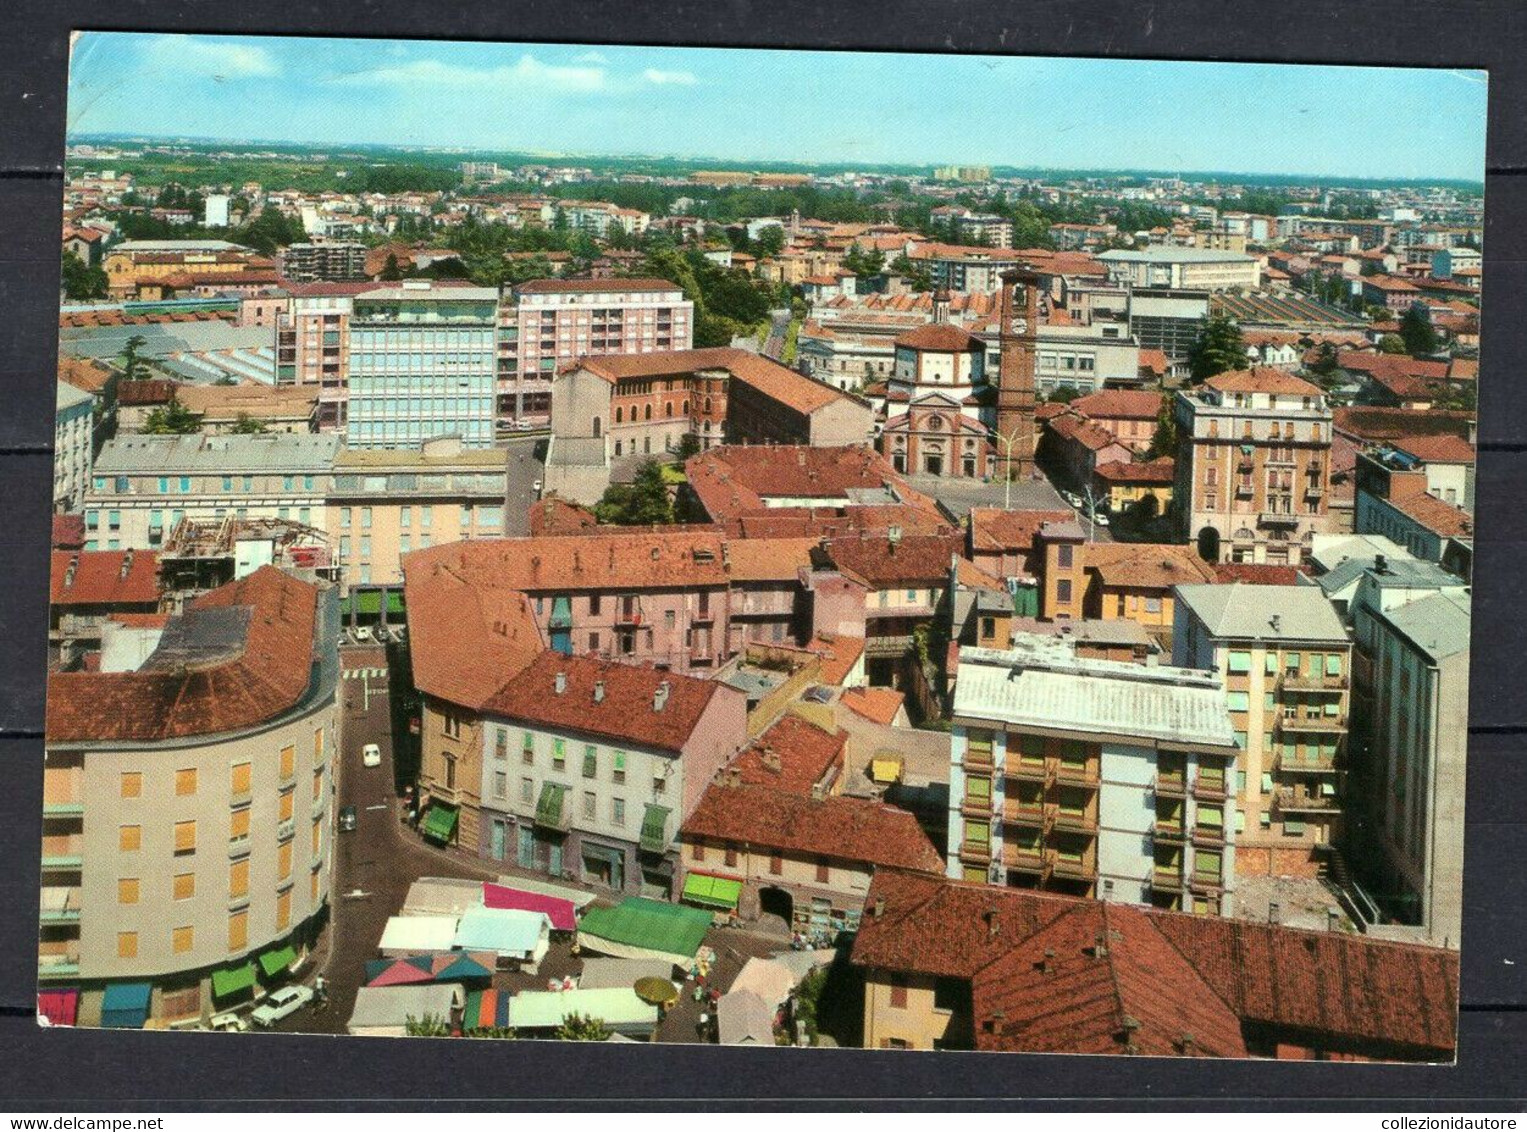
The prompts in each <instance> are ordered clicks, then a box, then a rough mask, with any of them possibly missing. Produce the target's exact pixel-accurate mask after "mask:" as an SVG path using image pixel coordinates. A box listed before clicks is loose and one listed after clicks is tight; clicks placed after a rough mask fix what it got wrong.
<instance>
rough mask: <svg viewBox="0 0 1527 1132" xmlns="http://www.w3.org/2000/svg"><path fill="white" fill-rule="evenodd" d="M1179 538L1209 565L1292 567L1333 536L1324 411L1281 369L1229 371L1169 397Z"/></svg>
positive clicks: (1327, 413) (1313, 391)
mask: <svg viewBox="0 0 1527 1132" xmlns="http://www.w3.org/2000/svg"><path fill="white" fill-rule="evenodd" d="M1173 412H1174V414H1175V417H1176V422H1177V437H1178V439H1177V454H1176V460H1177V464H1176V468H1175V474H1176V482H1175V483H1174V484H1173V487H1172V497H1173V499H1174V501H1175V502H1176V504H1177V523H1178V537H1179V538H1181V539H1182V541H1184V542H1188V541H1193V540H1196V541H1197V545H1198V552H1199V554H1200V555H1201V556H1202V557H1203V558H1204V559H1205V560H1207V561H1210V562H1266V563H1271V564H1275V565H1283V564H1286V565H1298V564H1299V563H1300V562H1301V561H1303V559H1304V556H1305V554H1306V553H1307V552H1308V548H1309V545H1310V542H1311V540H1312V539H1313V538H1314V537H1315V535H1317V534H1326V533H1329V532H1330V531H1331V530H1332V519H1331V515H1330V510H1329V507H1330V495H1331V490H1330V489H1331V410H1330V407H1329V406H1328V405H1327V403H1326V398H1325V394H1324V393H1323V392H1322V391H1321V390H1320V388H1319V387H1318V386H1315V385H1311V384H1310V383H1309V382H1307V381H1304V380H1301V379H1300V378H1297V377H1294V376H1293V375H1292V374H1287V373H1284V372H1282V371H1281V370H1276V369H1271V368H1260V369H1250V370H1236V371H1232V372H1230V373H1222V374H1218V375H1217V376H1215V377H1211V378H1209V379H1208V380H1207V381H1205V382H1204V383H1203V384H1202V385H1200V386H1198V387H1196V388H1194V389H1185V390H1181V391H1179V392H1178V393H1177V396H1176V399H1175V401H1174V403H1173Z"/></svg>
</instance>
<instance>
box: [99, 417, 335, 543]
mask: <svg viewBox="0 0 1527 1132" xmlns="http://www.w3.org/2000/svg"><path fill="white" fill-rule="evenodd" d="M338 451H339V437H337V436H333V435H322V434H315V433H286V432H269V433H257V434H254V435H237V436H206V435H203V434H199V433H192V434H189V435H185V436H123V437H118V438H117V439H115V440H109V441H107V442H106V444H105V446H104V447H102V449H101V454H100V456H99V457H97V459H96V463H95V469H94V473H93V475H92V476H91V486H90V490H89V491H88V492H87V493H86V496H85V539H86V543H85V549H87V550H129V549H132V550H152V549H156V548H158V547H160V546H162V545H163V544H164V542H165V540H166V539H167V538H168V537H169V536H170V535H171V534H172V533H173V532H174V530H175V527H176V525H177V524H179V523H180V521H181V520H182V519H191V520H195V521H198V522H213V521H220V520H222V519H224V518H226V517H229V516H235V517H237V518H241V519H287V520H291V521H293V522H298V523H302V524H304V525H306V526H319V525H321V524H322V522H323V504H324V493H325V492H326V491H327V490H328V478H329V474H330V472H331V470H332V469H333V466H334V457H335V454H336V453H337V452H338Z"/></svg>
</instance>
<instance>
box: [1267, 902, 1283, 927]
mask: <svg viewBox="0 0 1527 1132" xmlns="http://www.w3.org/2000/svg"><path fill="white" fill-rule="evenodd" d="M1280 911H1281V909H1279V907H1278V902H1277V901H1276V900H1274V901H1272V903H1270V904H1268V906H1267V922H1268V923H1269V924H1276V923H1277V922H1278V916H1279V913H1280Z"/></svg>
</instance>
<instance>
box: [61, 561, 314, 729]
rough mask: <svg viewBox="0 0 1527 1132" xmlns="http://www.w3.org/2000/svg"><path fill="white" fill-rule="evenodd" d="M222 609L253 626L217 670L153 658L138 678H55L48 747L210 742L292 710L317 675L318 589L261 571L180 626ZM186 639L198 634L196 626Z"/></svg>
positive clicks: (214, 597) (208, 601) (205, 599)
mask: <svg viewBox="0 0 1527 1132" xmlns="http://www.w3.org/2000/svg"><path fill="white" fill-rule="evenodd" d="M224 609H243V610H247V613H248V620H247V622H246V623H245V626H244V633H243V639H242V640H241V641H239V642H238V643H237V644H236V646H234V647H233V649H232V651H231V653H230V654H229V655H228V656H227V657H226V658H225V659H220V660H219V661H218V662H217V663H211V664H187V663H186V661H185V659H184V658H183V657H182V656H178V655H176V654H174V653H173V652H172V653H169V654H167V655H164V656H160V654H159V652H156V653H155V655H153V656H150V657H149V659H148V661H147V662H145V664H144V665H143V667H141V668H139V669H138V670H137V671H135V672H112V673H60V674H56V675H54V676H53V677H52V678H51V679H50V680H49V682H48V711H47V738H48V742H49V743H66V742H92V741H94V742H114V741H115V742H155V741H163V740H166V739H178V738H184V737H187V736H192V735H210V734H216V733H221V732H229V731H238V730H242V729H244V728H248V727H254V726H257V725H259V724H262V723H265V722H266V721H268V720H271V719H274V718H276V717H277V716H279V715H281V714H282V713H284V712H286V711H289V710H291V709H292V708H294V707H296V706H297V704H298V703H300V702H301V700H302V698H303V696H304V695H306V693H307V690H308V684H309V680H310V678H311V674H312V665H313V650H314V646H315V641H314V629H315V624H316V618H317V609H318V589H317V587H316V586H313V585H310V584H308V583H307V582H302V581H299V580H298V579H296V578H293V577H291V576H290V575H287V574H283V573H282V572H281V571H280V570H277V569H276V568H275V567H273V566H262V567H261V568H260V569H258V570H256V571H255V572H254V573H253V574H250V575H248V576H246V577H244V578H241V579H239V580H238V581H236V582H230V583H229V584H228V585H225V586H221V587H219V588H218V589H215V590H213V591H211V592H210V593H206V594H203V595H202V596H201V597H199V598H197V599H196V600H195V601H193V602H192V603H191V604H190V605H189V606H188V607H187V613H186V614H183V615H182V619H184V618H186V617H193V618H194V617H195V615H196V614H198V613H203V612H207V611H212V610H224ZM172 627H173V626H172ZM188 631H189V632H191V633H192V634H193V635H194V633H195V629H194V626H192V627H190V628H189V629H188ZM316 644H317V645H319V646H320V647H322V646H324V645H325V644H327V645H332V641H327V642H316ZM162 647H163V642H161V648H162Z"/></svg>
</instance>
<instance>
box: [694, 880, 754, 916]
mask: <svg viewBox="0 0 1527 1132" xmlns="http://www.w3.org/2000/svg"><path fill="white" fill-rule="evenodd" d="M741 892H742V882H741V881H740V880H727V879H726V878H725V877H713V876H707V875H706V874H705V873H690V874H689V875H688V876H687V877H685V878H684V899H685V900H688V901H690V902H691V903H693V904H703V905H705V906H706V907H707V908H720V909H722V910H723V911H727V912H730V911H731V910H732V909H733V908H735V907H737V897H738V896H739V895H740V894H741Z"/></svg>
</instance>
